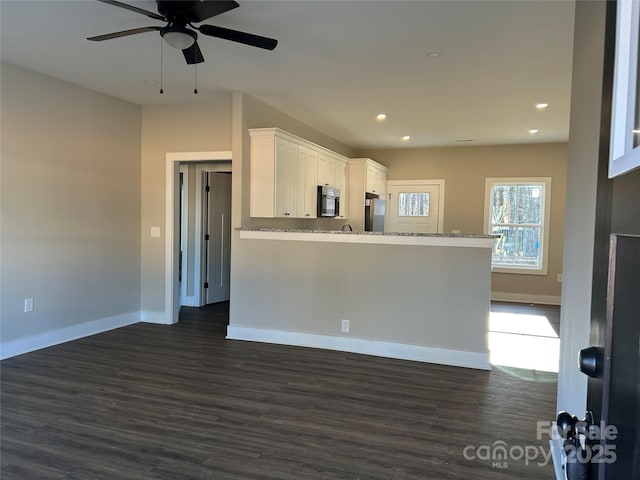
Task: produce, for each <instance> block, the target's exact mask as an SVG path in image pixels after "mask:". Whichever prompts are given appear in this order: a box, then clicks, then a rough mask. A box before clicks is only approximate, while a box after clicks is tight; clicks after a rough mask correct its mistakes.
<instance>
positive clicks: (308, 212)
mask: <svg viewBox="0 0 640 480" xmlns="http://www.w3.org/2000/svg"><path fill="white" fill-rule="evenodd" d="M317 178H318V154H317V152H316V151H315V150H311V149H310V148H307V147H303V146H298V182H297V183H298V195H297V208H296V216H297V217H300V218H316V217H317V208H316V205H317V201H316V199H317V193H318V191H317V187H318V186H317V183H318V182H317Z"/></svg>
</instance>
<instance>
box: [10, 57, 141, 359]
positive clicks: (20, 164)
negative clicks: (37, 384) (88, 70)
mask: <svg viewBox="0 0 640 480" xmlns="http://www.w3.org/2000/svg"><path fill="white" fill-rule="evenodd" d="M0 74H1V81H2V87H1V88H2V92H1V93H2V104H1V114H2V147H1V167H0V170H1V172H2V180H1V182H2V183H1V225H2V235H1V243H2V247H1V257H0V258H1V262H2V291H1V292H0V295H1V297H0V298H1V301H0V303H1V307H0V315H1V319H0V328H1V334H2V342H3V347H6V348H8V347H7V342H14V343H13V345H15V344H16V343H15V342H20V341H23V340H25V339H28V338H32V337H35V336H42V335H44V337H42V338H44V339H45V340H46V338H45V337H46V335H47V334H51V335H53V333H52V332H55V331H59V330H61V329H69V328H73V327H74V326H78V325H82V324H87V323H89V322H96V321H106V323H105V325H107V324H108V323H109V321H110V320H109V319H112V320H113V319H115V320H114V321H116V323H117V322H119V321H124V320H125V319H124V317H123V315H124V316H127V319H126V320H127V321H129V320H131V321H133V320H137V318H138V315H137V312H138V311H139V309H140V267H139V266H140V210H139V205H140V119H141V113H140V107H138V106H136V105H133V104H130V103H127V102H124V101H121V100H117V99H115V98H112V97H109V96H107V95H103V94H100V93H97V92H94V91H91V90H87V89H84V88H81V87H77V86H75V85H71V84H69V83H66V82H62V81H60V80H57V79H54V78H52V77H47V76H44V75H40V74H37V73H34V72H31V71H28V70H24V69H22V68H18V67H15V66H13V65H8V64H4V63H3V64H2V69H1V72H0ZM27 297H32V298H33V299H34V310H33V312H30V313H24V311H23V310H24V299H25V298H27ZM116 317H117V318H116ZM39 338H40V337H39ZM5 353H6V354H8V353H9V352H3V355H5Z"/></svg>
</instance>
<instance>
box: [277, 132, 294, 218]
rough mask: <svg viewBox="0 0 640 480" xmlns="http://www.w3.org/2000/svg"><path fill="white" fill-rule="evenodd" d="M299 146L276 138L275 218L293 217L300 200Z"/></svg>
mask: <svg viewBox="0 0 640 480" xmlns="http://www.w3.org/2000/svg"><path fill="white" fill-rule="evenodd" d="M297 162H298V146H297V145H296V144H295V143H293V142H290V141H288V140H285V139H283V138H276V158H275V163H276V177H275V195H276V199H275V200H276V202H275V211H274V214H273V216H274V217H293V216H296V214H297V200H298V192H297V187H298V165H297Z"/></svg>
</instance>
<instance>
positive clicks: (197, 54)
mask: <svg viewBox="0 0 640 480" xmlns="http://www.w3.org/2000/svg"><path fill="white" fill-rule="evenodd" d="M182 54H183V55H184V59H185V60H186V61H187V63H188V64H189V65H193V64H194V63H202V62H204V57H203V56H202V52H201V51H200V47H199V46H198V42H193V45H191V46H190V47H189V48H185V49H184V50H182Z"/></svg>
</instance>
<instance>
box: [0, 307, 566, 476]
mask: <svg viewBox="0 0 640 480" xmlns="http://www.w3.org/2000/svg"><path fill="white" fill-rule="evenodd" d="M227 309H228V306H227V304H220V305H214V306H212V307H207V308H204V309H183V311H182V313H181V321H180V323H179V324H177V325H175V326H162V325H152V324H143V323H140V324H136V325H132V326H129V327H125V328H121V329H118V330H114V331H111V332H106V333H103V334H100V335H95V336H92V337H88V338H84V339H81V340H77V341H74V342H70V343H66V344H63V345H59V346H56V347H51V348H48V349H45V350H41V351H37V352H33V353H29V354H26V355H21V356H18V357H14V358H11V359H8V360H5V361H3V362H2V365H1V368H2V371H1V381H2V385H1V386H2V392H1V401H2V404H1V427H2V431H1V478H2V479H3V480H12V479H19V480H28V479H91V480H95V479H167V480H171V479H180V480H186V479H295V480H306V479H310V480H312V479H352V480H355V479H362V480H364V479H380V480H392V479H421V480H422V479H475V480H481V479H511V480H513V479H549V478H553V469H552V466H551V463H549V465H547V466H544V467H541V466H538V465H537V463H538V462H540V461H542V457H541V455H542V454H541V453H540V448H542V449H544V451H545V453H547V452H548V438H547V437H546V436H543V438H542V439H538V438H536V437H537V431H536V422H537V421H550V420H552V419H553V418H554V417H555V402H556V393H555V392H556V375H555V374H545V373H536V372H531V371H524V370H514V369H505V368H495V369H494V370H493V371H491V372H485V371H476V370H471V369H464V368H455V367H445V366H439V365H430V364H424V363H417V362H408V361H400V360H392V359H385V358H376V357H370V356H364V355H355V354H346V353H341V352H332V351H323V350H317V349H308V348H296V347H287V346H278V345H268V344H260V343H250V342H238V341H227V340H225V339H224V333H225V327H226V324H227V318H228V310H227ZM495 442H505V443H504V445H506V447H507V449H509V450H510V451H511V453H512V455H509V458H507V459H506V462H507V464H506V465H505V464H504V463H501V465H500V466H501V467H505V466H506V467H507V468H497V466H496V465H492V460H490V459H489V460H484V459H479V458H478V454H480V456H482V454H483V453H487V452H489V453H492V452H494V450H495V447H496V445H499V444H496V443H495ZM479 447H483V448H480V450H478V448H479ZM525 447H531V448H529V451H530V452H532V451H533V447H537V448H538V452H539V454H538V455H539V456H538V458H536V459H535V460H532V461H529V462H528V465H527V464H526V463H527V462H526V461H525V459H520V460H517V459H515V458H513V457H514V456H515V457H517V456H519V453H521V452H522V451H523V449H524V448H525ZM465 448H466V450H465ZM464 452H466V453H467V457H471V456H474V457H475V458H474V459H467V458H465V455H464ZM494 461H495V460H494Z"/></svg>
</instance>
